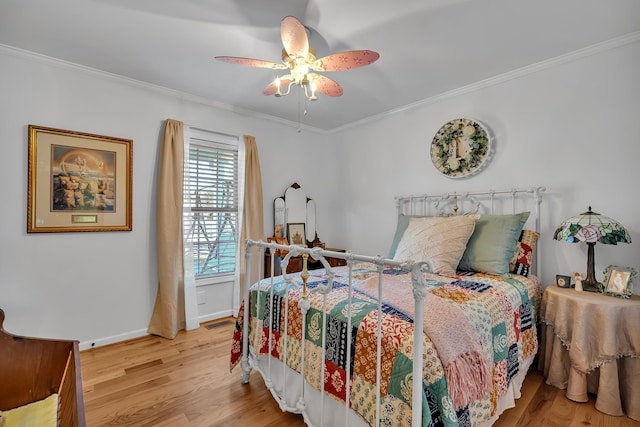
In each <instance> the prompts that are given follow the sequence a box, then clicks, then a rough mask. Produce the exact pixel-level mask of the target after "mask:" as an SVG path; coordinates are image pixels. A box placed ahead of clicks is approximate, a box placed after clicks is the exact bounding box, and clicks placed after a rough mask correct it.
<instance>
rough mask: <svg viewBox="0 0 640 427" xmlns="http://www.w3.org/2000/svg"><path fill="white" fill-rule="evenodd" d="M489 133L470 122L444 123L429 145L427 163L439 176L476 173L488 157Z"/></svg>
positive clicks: (457, 176)
mask: <svg viewBox="0 0 640 427" xmlns="http://www.w3.org/2000/svg"><path fill="white" fill-rule="evenodd" d="M490 145H491V141H490V139H489V133H488V132H487V130H486V129H485V128H484V126H482V125H481V124H480V123H478V122H476V121H474V120H471V119H455V120H451V121H449V122H447V123H445V124H444V125H443V126H442V127H441V128H440V129H439V130H438V132H437V133H436V135H435V136H434V138H433V142H432V143H431V161H433V164H434V166H435V167H436V169H438V170H439V171H440V172H441V173H443V174H445V175H447V176H448V177H451V178H461V177H464V176H468V175H471V174H473V173H475V172H477V171H478V170H479V169H480V167H481V166H482V165H483V164H484V162H485V161H486V160H487V158H488V157H489V153H490Z"/></svg>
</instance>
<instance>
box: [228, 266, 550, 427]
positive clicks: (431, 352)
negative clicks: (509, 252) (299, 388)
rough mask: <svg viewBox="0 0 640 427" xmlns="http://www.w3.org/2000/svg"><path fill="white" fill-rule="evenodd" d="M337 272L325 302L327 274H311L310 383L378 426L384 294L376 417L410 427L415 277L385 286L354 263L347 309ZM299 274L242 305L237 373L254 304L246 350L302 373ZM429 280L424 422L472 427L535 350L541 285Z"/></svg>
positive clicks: (343, 270) (470, 276)
mask: <svg viewBox="0 0 640 427" xmlns="http://www.w3.org/2000/svg"><path fill="white" fill-rule="evenodd" d="M334 271H335V272H336V275H335V278H334V282H333V286H332V290H331V292H330V293H328V294H327V295H326V296H325V295H323V293H321V292H318V290H319V289H321V288H323V287H326V286H327V276H326V275H325V272H324V270H315V271H311V272H310V273H311V276H310V277H309V279H308V281H307V291H308V292H307V298H308V300H309V303H310V308H309V310H308V312H307V314H306V316H305V336H304V339H305V343H304V352H305V357H304V363H305V368H304V375H305V379H306V381H307V382H308V383H309V384H311V385H312V386H313V387H315V388H317V389H318V390H320V389H321V385H322V383H324V391H325V393H327V394H329V395H330V396H332V397H333V398H334V399H337V400H339V401H342V402H345V401H346V393H347V392H348V393H350V395H349V403H350V406H351V408H352V409H353V410H354V411H356V412H357V413H358V414H360V416H362V418H363V419H364V420H365V421H366V422H368V423H369V424H370V425H375V424H376V420H375V417H376V397H375V396H376V359H377V358H376V351H377V345H378V344H377V342H378V336H377V333H378V301H377V296H378V293H379V290H378V289H379V288H380V289H381V293H382V310H381V325H382V329H381V331H382V332H381V336H382V338H381V368H380V371H381V372H380V390H381V392H380V393H381V396H380V398H381V405H380V408H381V409H380V414H379V416H380V419H381V425H393V426H410V425H411V394H412V388H413V378H412V370H413V360H412V359H413V356H412V352H413V344H414V338H413V331H414V315H413V314H414V299H413V293H412V285H411V278H410V274H409V273H405V272H403V271H402V270H396V269H391V268H389V269H385V270H383V274H382V278H383V280H382V284H381V286H380V287H379V279H378V277H379V276H378V270H377V267H376V266H373V265H370V264H358V265H356V266H354V267H353V278H352V292H351V305H349V297H350V295H349V294H350V292H349V287H348V269H347V267H340V268H337V269H335V270H334ZM292 277H294V278H295V283H296V284H295V285H291V284H287V283H286V282H285V281H284V280H283V279H282V277H276V278H275V279H274V282H273V283H274V284H273V291H272V286H271V279H270V278H268V279H264V280H262V281H261V282H259V283H256V284H255V285H254V286H253V287H252V288H251V291H250V302H249V303H248V304H247V302H246V301H244V302H243V304H242V306H241V309H240V312H239V314H238V318H237V321H236V327H235V330H234V335H233V342H232V347H231V369H233V368H234V367H235V366H236V365H237V364H238V363H239V361H240V358H241V356H242V328H243V327H244V326H245V325H243V313H244V310H245V309H247V307H248V309H249V310H250V314H249V325H248V327H249V344H250V347H251V351H252V353H253V354H254V356H256V355H262V356H267V355H269V353H270V354H271V356H272V357H275V358H277V359H279V360H281V361H285V362H286V364H287V365H288V366H289V367H291V368H292V369H294V370H296V371H298V372H300V371H301V369H300V368H301V366H300V363H301V353H302V348H303V347H302V339H303V337H302V333H303V330H302V314H301V310H300V302H301V299H302V297H303V292H302V280H301V279H300V277H299V274H294V275H292ZM427 279H428V284H429V287H428V294H427V297H426V298H425V302H424V313H425V314H424V328H423V330H424V340H423V345H424V347H423V348H424V358H423V372H424V378H423V379H422V388H423V390H424V398H423V422H422V425H424V426H462V427H466V426H469V427H471V426H475V425H477V424H479V423H481V422H483V421H486V420H488V419H489V418H490V417H491V416H492V415H494V414H495V411H496V403H497V400H498V399H499V398H500V397H501V396H502V395H504V394H505V393H506V392H507V389H508V387H509V383H510V381H511V380H512V378H513V377H514V376H515V375H516V374H517V373H518V372H519V371H520V369H521V366H522V362H523V361H524V360H525V359H527V358H529V357H531V356H533V355H534V354H535V353H536V352H537V350H538V340H537V332H536V317H537V307H538V306H539V302H540V298H541V289H540V284H539V282H538V280H537V278H535V276H530V277H524V276H520V275H515V274H512V275H507V276H504V277H503V276H500V277H498V276H490V275H486V274H480V273H462V272H458V273H457V275H456V276H454V277H443V276H436V275H427ZM324 312H326V316H323V313H324ZM348 318H351V323H350V325H351V333H350V334H348V328H349V323H348ZM285 319H286V322H287V323H288V326H287V327H286V329H285ZM285 331H286V333H285ZM270 332H271V336H272V339H273V342H272V344H271V346H270V345H269V333H270ZM323 335H324V339H323ZM349 338H350V339H349ZM323 342H324V358H323ZM270 348H271V351H270V350H269V349H270ZM348 349H349V350H348ZM323 364H324V376H322V366H323ZM347 375H348V376H349V382H350V384H349V388H348V389H347Z"/></svg>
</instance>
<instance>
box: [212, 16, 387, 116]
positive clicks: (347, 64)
mask: <svg viewBox="0 0 640 427" xmlns="http://www.w3.org/2000/svg"><path fill="white" fill-rule="evenodd" d="M280 37H281V39H282V45H283V46H284V48H283V49H282V63H277V62H270V61H264V60H261V59H252V58H240V57H235V56H216V59H217V60H219V61H223V62H228V63H231V64H240V65H246V66H249V67H259V68H271V69H274V70H289V73H288V74H285V75H282V76H278V77H277V78H276V79H275V80H274V81H273V82H271V83H270V84H269V85H268V86H267V87H266V88H265V89H264V90H263V91H262V93H263V94H264V95H267V96H270V95H274V96H276V97H278V98H279V97H282V96H286V95H288V94H289V93H290V91H291V87H292V86H293V85H296V86H298V87H299V88H300V89H301V90H302V91H303V92H304V96H305V98H306V99H307V100H310V101H315V100H317V99H318V97H317V93H320V94H323V95H326V96H333V97H336V96H342V94H343V89H342V87H341V86H340V85H339V84H338V83H337V82H336V81H334V80H332V79H330V78H329V77H326V76H324V75H322V74H319V72H331V71H344V70H350V69H353V68H359V67H363V66H365V65H369V64H372V63H374V62H375V61H377V60H378V58H380V55H379V54H378V53H377V52H374V51H372V50H352V51H347V52H340V53H334V54H331V55H328V56H325V57H322V58H320V59H317V58H316V52H315V49H314V48H313V46H311V45H309V38H308V35H307V29H306V28H305V27H304V25H302V23H301V22H300V21H299V20H298V19H297V18H295V17H293V16H286V17H285V18H284V19H283V20H282V21H281V22H280ZM283 88H284V90H283ZM305 113H306V111H305Z"/></svg>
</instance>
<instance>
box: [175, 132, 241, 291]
mask: <svg viewBox="0 0 640 427" xmlns="http://www.w3.org/2000/svg"><path fill="white" fill-rule="evenodd" d="M187 144H188V148H187ZM184 163H185V175H184V213H183V215H184V217H183V224H184V227H185V228H184V236H185V242H186V243H188V244H189V245H190V246H191V253H192V254H193V273H194V276H195V278H196V279H199V278H204V277H205V276H212V275H222V274H233V273H234V271H235V265H236V249H237V241H238V233H237V230H238V138H237V137H230V136H227V135H222V134H218V133H215V132H209V131H203V130H199V129H193V128H190V129H188V130H186V131H185V162H184Z"/></svg>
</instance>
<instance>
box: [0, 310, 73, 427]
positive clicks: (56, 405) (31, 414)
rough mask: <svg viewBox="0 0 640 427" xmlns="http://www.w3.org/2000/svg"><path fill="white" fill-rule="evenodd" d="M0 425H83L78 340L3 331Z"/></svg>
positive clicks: (0, 323) (0, 327) (1, 315)
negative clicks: (20, 334)
mask: <svg viewBox="0 0 640 427" xmlns="http://www.w3.org/2000/svg"><path fill="white" fill-rule="evenodd" d="M3 322H4V311H2V310H1V309H0V378H2V384H0V426H3V427H11V426H16V425H17V426H38V427H45V426H62V427H78V426H79V427H84V426H85V425H86V422H85V415H84V399H83V395H82V375H81V370H80V353H79V350H78V341H70V340H56V339H46V338H33V337H22V336H18V335H13V334H11V333H9V332H7V331H5V330H4V329H3Z"/></svg>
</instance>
